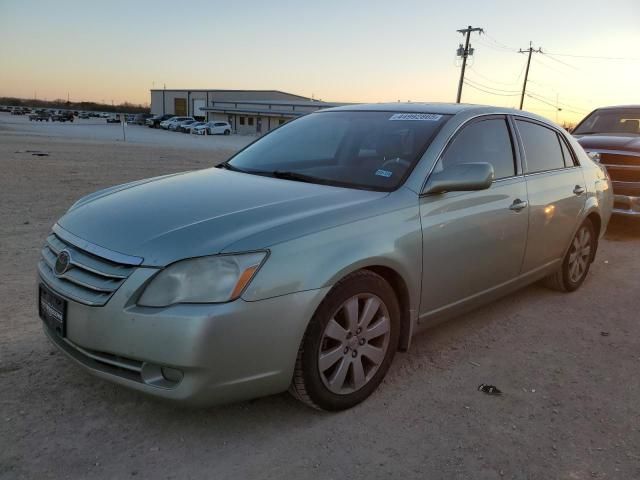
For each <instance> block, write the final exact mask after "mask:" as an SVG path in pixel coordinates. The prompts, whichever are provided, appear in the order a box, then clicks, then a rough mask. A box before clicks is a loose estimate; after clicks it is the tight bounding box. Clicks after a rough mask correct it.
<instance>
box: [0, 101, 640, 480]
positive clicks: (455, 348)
mask: <svg viewBox="0 0 640 480" xmlns="http://www.w3.org/2000/svg"><path fill="white" fill-rule="evenodd" d="M0 115H6V114H0ZM7 119H8V117H6V116H3V117H2V118H0V221H1V223H0V228H1V231H0V259H1V261H0V478H1V479H21V478H25V479H36V478H37V479H47V478H56V479H57V478H73V479H75V478H91V479H123V478H145V479H146V478H150V479H165V478H167V479H189V478H193V479H197V478H215V479H227V478H233V479H238V478H241V479H245V478H247V479H254V478H255V479H258V478H259V479H281V478H323V479H324V478H327V479H342V478H367V479H377V478H420V479H501V478H506V479H544V480H549V479H592V478H599V479H604V478H606V479H624V480H626V479H638V478H640V375H639V374H638V372H639V371H640V314H639V312H640V290H639V287H640V220H639V221H637V222H633V221H629V220H624V219H615V220H614V221H613V223H612V224H611V225H610V227H609V230H608V232H607V235H606V238H605V240H604V241H603V242H602V243H601V246H600V250H599V253H598V256H597V259H596V261H595V263H594V265H593V268H592V270H591V273H590V275H589V277H588V279H587V281H586V282H585V284H584V286H583V288H581V289H580V290H579V291H578V292H575V293H573V294H568V295H567V294H560V293H556V292H553V291H549V290H547V289H545V288H543V287H541V286H538V285H534V286H531V287H529V288H526V289H524V290H522V291H520V292H518V293H516V294H514V295H511V296H509V297H507V298H505V299H503V300H501V301H498V302H496V303H493V304H491V305H489V306H487V307H485V308H482V309H480V310H477V311H475V312H474V313H472V314H469V315H466V316H464V317H462V318H458V319H455V320H452V321H450V322H448V323H447V324H444V325H441V326H439V327H437V328H435V329H433V330H431V331H429V332H426V333H425V334H422V335H420V336H419V337H417V338H415V339H414V342H413V345H412V348H411V350H410V351H409V352H408V353H401V354H399V355H397V356H396V359H395V361H394V364H393V366H392V368H391V370H390V372H389V374H388V376H387V378H386V380H385V381H384V383H383V384H382V385H381V387H380V388H379V389H378V391H377V392H376V393H375V394H374V395H373V396H372V397H371V398H370V399H369V400H367V401H366V402H365V403H364V404H362V405H360V406H358V407H357V408H354V409H353V410H350V411H347V412H342V413H338V414H325V413H320V412H316V411H313V410H310V409H308V408H306V407H304V406H303V405H301V404H299V403H297V402H296V401H295V400H293V399H292V398H291V397H289V396H288V395H287V394H282V395H276V396H273V397H268V398H263V399H258V400H254V401H251V402H245V403H240V404H235V405H229V406H225V407H218V408H211V409H204V410H190V409H183V408H178V407H176V406H174V405H171V404H166V403H161V402H158V401H155V400H152V399H149V398H146V397H144V396H141V395H140V394H137V393H134V392H131V391H129V390H126V389H124V388H122V387H118V386H115V385H111V384H109V383H106V382H104V381H101V380H98V379H96V378H93V377H91V376H90V375H88V374H86V373H85V372H83V371H82V370H80V369H79V368H77V367H76V366H74V365H73V364H72V363H71V362H70V361H68V360H67V359H66V358H65V357H64V356H63V354H61V353H58V352H57V351H56V350H55V349H54V347H53V346H52V345H51V344H50V343H49V341H48V340H47V339H46V337H45V335H44V333H43V332H42V329H41V326H40V320H39V319H38V316H37V309H36V299H35V284H36V274H35V270H36V263H37V260H38V256H39V251H40V248H41V246H42V244H43V241H44V239H45V236H46V235H47V232H48V231H49V229H50V227H51V225H52V224H53V223H54V222H55V220H56V219H57V218H58V217H59V216H61V215H62V214H63V213H64V212H65V210H66V209H67V208H68V207H69V206H70V205H71V203H72V202H73V201H74V200H76V199H77V198H78V197H80V196H82V195H84V194H86V193H89V192H92V191H94V190H97V189H99V188H102V187H106V186H109V185H114V184H118V183H123V182H126V181H129V180H133V179H137V178H144V177H150V176H155V175H160V174H165V173H170V172H176V171H183V170H189V169H196V168H203V167H206V166H208V165H212V164H214V163H216V162H217V161H219V160H222V159H224V158H225V157H226V156H227V155H228V154H229V153H230V150H225V148H224V145H222V147H220V145H221V144H220V145H219V144H218V143H216V141H215V140H213V141H212V143H211V148H200V147H198V148H194V149H188V148H185V147H184V146H183V147H181V148H180V149H177V148H174V147H172V146H171V144H170V141H169V143H167V144H163V143H162V141H160V140H158V141H157V142H156V141H155V140H154V141H151V142H139V143H135V142H134V143H133V144H125V143H123V142H120V141H117V140H113V139H111V140H109V139H106V140H105V139H102V140H100V139H94V140H91V141H86V140H83V139H82V138H81V135H79V134H78V135H66V136H65V135H58V134H56V133H55V132H53V133H48V134H46V135H43V134H42V133H39V132H42V130H40V131H38V128H39V127H38V126H37V125H29V124H28V123H25V124H23V125H9V124H8V123H7ZM3 122H4V123H3ZM92 128H93V127H92ZM96 128H103V127H102V126H100V127H96ZM104 128H106V127H104ZM132 128H133V127H132ZM137 128H143V127H137ZM67 132H68V131H67ZM156 133H157V135H158V137H157V138H158V139H160V138H161V136H162V135H165V136H164V137H162V138H163V139H164V138H167V139H168V138H169V137H167V135H179V134H170V133H167V132H156ZM156 133H154V135H156ZM145 135H147V134H146V133H145ZM154 138H156V137H154ZM181 141H182V140H181ZM225 145H226V144H225ZM27 150H39V151H45V152H47V153H49V155H48V156H34V155H32V152H27ZM480 383H490V384H494V385H496V386H498V388H500V389H501V390H502V391H503V392H504V395H503V396H501V397H491V396H488V395H485V394H483V393H481V392H478V391H477V386H478V385H479V384H480Z"/></svg>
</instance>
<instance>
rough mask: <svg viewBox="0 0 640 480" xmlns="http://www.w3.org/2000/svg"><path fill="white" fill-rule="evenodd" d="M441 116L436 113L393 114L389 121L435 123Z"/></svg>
mask: <svg viewBox="0 0 640 480" xmlns="http://www.w3.org/2000/svg"><path fill="white" fill-rule="evenodd" d="M441 118H442V115H438V114H436V113H394V114H393V115H391V117H390V118H389V120H417V121H423V122H437V121H438V120H440V119H441Z"/></svg>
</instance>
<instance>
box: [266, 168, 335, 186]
mask: <svg viewBox="0 0 640 480" xmlns="http://www.w3.org/2000/svg"><path fill="white" fill-rule="evenodd" d="M261 173H262V172H261ZM265 173H266V172H265ZM269 173H270V174H271V175H272V176H274V177H276V178H281V179H283V180H294V181H296V182H307V183H326V182H327V180H326V179H324V178H318V177H314V176H311V175H305V174H304V173H297V172H290V171H284V170H274V171H273V172H269Z"/></svg>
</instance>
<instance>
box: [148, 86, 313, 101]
mask: <svg viewBox="0 0 640 480" xmlns="http://www.w3.org/2000/svg"><path fill="white" fill-rule="evenodd" d="M163 91H164V92H209V93H213V94H216V93H222V94H228V93H231V94H239V96H242V94H246V93H250V94H251V93H257V94H265V95H268V96H272V97H281V98H285V97H294V98H299V99H300V100H311V98H308V97H303V96H302V95H297V94H295V93H288V92H283V91H282V90H234V89H224V88H152V89H151V92H163ZM265 100H269V98H268V97H267V98H265Z"/></svg>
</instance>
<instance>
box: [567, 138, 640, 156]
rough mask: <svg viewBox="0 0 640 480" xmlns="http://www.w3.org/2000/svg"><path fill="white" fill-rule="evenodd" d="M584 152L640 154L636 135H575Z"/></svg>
mask: <svg viewBox="0 0 640 480" xmlns="http://www.w3.org/2000/svg"><path fill="white" fill-rule="evenodd" d="M575 137H576V139H577V140H578V142H579V143H580V145H582V148H584V149H585V150H587V151H588V150H625V151H632V152H638V153H640V137H638V136H637V135H610V134H609V135H607V134H595V135H576V136H575Z"/></svg>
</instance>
